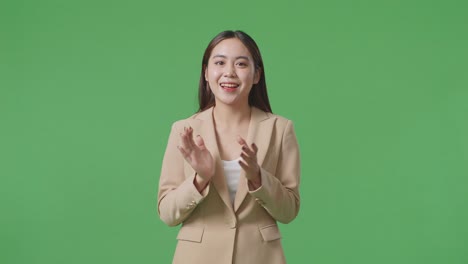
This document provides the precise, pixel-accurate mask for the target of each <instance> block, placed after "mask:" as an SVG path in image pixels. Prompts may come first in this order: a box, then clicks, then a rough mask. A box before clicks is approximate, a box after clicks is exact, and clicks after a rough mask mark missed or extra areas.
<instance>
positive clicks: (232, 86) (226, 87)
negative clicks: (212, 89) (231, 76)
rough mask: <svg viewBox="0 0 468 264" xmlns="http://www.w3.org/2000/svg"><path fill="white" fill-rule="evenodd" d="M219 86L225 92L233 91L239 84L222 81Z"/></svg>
mask: <svg viewBox="0 0 468 264" xmlns="http://www.w3.org/2000/svg"><path fill="white" fill-rule="evenodd" d="M220 86H221V88H222V89H223V90H225V91H227V92H234V91H235V90H236V89H237V88H238V87H239V84H237V83H232V82H224V83H220Z"/></svg>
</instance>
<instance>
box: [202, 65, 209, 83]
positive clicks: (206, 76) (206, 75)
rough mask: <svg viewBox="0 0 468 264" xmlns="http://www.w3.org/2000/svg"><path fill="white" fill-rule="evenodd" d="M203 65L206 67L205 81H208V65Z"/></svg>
mask: <svg viewBox="0 0 468 264" xmlns="http://www.w3.org/2000/svg"><path fill="white" fill-rule="evenodd" d="M203 67H205V81H208V66H203Z"/></svg>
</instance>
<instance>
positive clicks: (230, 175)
mask: <svg viewBox="0 0 468 264" xmlns="http://www.w3.org/2000/svg"><path fill="white" fill-rule="evenodd" d="M239 159H240V158H238V159H235V160H223V168H224V175H225V176H226V183H227V187H228V191H229V197H230V198H231V203H232V204H233V205H234V198H235V197H236V192H237V185H238V184H239V178H240V172H241V166H240V165H239Z"/></svg>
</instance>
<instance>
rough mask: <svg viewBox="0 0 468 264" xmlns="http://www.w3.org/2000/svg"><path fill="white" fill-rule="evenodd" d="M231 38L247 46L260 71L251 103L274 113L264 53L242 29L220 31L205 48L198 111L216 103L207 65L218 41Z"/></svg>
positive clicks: (250, 95) (256, 68)
mask: <svg viewBox="0 0 468 264" xmlns="http://www.w3.org/2000/svg"><path fill="white" fill-rule="evenodd" d="M230 38H237V39H239V40H240V41H241V42H242V43H243V44H244V45H245V47H247V49H248V50H249V52H250V54H251V55H252V58H253V61H254V64H255V70H257V71H258V72H259V73H260V80H259V81H258V83H257V84H254V85H253V86H252V89H251V90H250V94H249V105H250V106H255V107H257V108H259V109H261V110H263V111H265V112H269V113H272V111H271V106H270V101H269V100H268V94H267V87H266V81H265V68H264V67H263V59H262V55H261V54H260V50H259V49H258V46H257V43H255V41H254V40H253V39H252V38H251V37H250V36H249V35H247V34H246V33H245V32H242V31H240V30H236V31H232V30H226V31H223V32H221V33H219V34H218V35H216V36H215V37H214V38H213V39H212V40H211V41H210V43H209V44H208V47H207V48H206V49H205V53H204V54H203V60H202V68H201V74H200V83H199V86H198V103H199V105H200V109H199V110H198V112H201V111H204V110H206V109H208V108H210V107H212V106H214V105H215V97H214V95H213V93H212V92H211V90H210V88H209V87H208V85H207V82H206V80H205V71H206V67H207V66H208V60H209V59H210V56H211V52H212V51H213V49H214V47H215V46H216V45H218V43H220V42H221V41H223V40H225V39H230Z"/></svg>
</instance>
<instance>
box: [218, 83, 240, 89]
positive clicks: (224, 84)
mask: <svg viewBox="0 0 468 264" xmlns="http://www.w3.org/2000/svg"><path fill="white" fill-rule="evenodd" d="M221 86H222V87H228V88H235V87H237V86H239V85H237V84H227V83H223V84H221Z"/></svg>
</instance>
